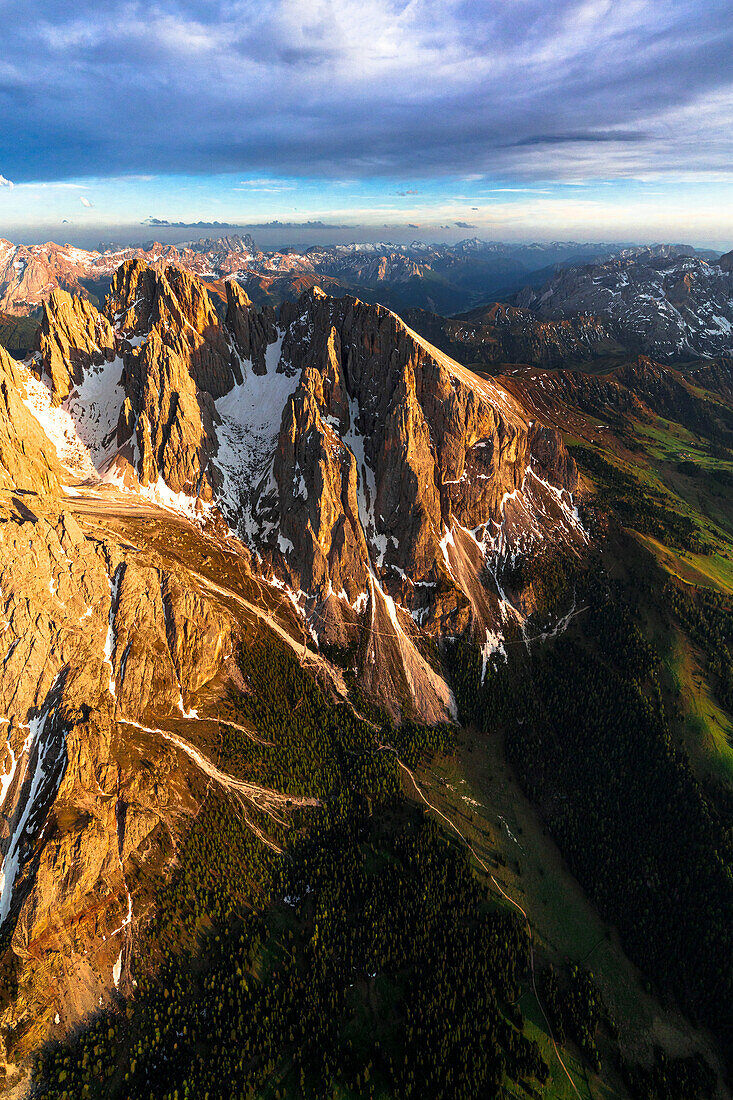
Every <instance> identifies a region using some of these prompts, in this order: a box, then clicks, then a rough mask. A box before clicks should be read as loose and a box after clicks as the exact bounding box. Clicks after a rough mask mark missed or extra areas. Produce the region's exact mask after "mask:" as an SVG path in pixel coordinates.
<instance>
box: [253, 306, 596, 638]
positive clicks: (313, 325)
mask: <svg viewBox="0 0 733 1100" xmlns="http://www.w3.org/2000/svg"><path fill="white" fill-rule="evenodd" d="M281 325H282V327H283V329H284V336H283V345H282V359H283V361H284V362H285V363H287V364H288V365H289V366H290V367H294V368H295V370H296V372H297V373H298V374H299V378H300V381H299V383H298V386H297V388H296V390H295V392H294V393H293V395H292V397H291V399H290V401H289V403H288V405H287V407H286V409H285V413H284V416H283V421H282V429H281V432H280V434H279V437H278V442H277V448H276V451H275V454H274V457H273V461H272V467H271V473H270V476H269V477H267V478H266V479H265V480H264V481H263V483H262V485H261V487H260V491H259V494H258V496H257V499H256V503H255V509H254V512H255V517H256V518H257V519H258V520H259V529H258V530H259V534H260V538H261V541H262V545H263V546H264V547H265V548H266V550H267V552H268V553H269V554H270V555H271V556H272V560H273V561H276V562H277V564H278V565H279V567H280V568H281V569H283V570H285V571H286V573H287V574H288V576H289V580H290V584H291V586H292V587H293V588H294V589H295V590H296V591H297V590H300V591H303V592H306V593H308V594H309V595H310V596H312V597H313V598H314V599H315V600H316V601H317V602H318V603H319V604H324V605H326V606H325V608H320V610H319V614H320V615H321V618H322V620H323V629H324V630H325V632H326V634H328V633H329V631H333V632H335V636H341V633H342V631H341V630H340V625H343V623H344V621H345V620H347V619H348V618H349V611H348V608H349V606H350V607H351V609H354V608H355V607H359V606H362V607H363V606H364V605H365V603H366V602H367V601H368V600H369V599H370V583H371V582H372V580H373V581H374V582H376V583H378V584H379V585H380V586H381V587H382V588H384V589H385V590H386V591H387V592H389V593H391V594H392V596H393V597H394V598H395V599H397V600H398V602H399V604H400V605H401V606H402V607H404V608H406V609H408V610H409V611H410V612H412V614H413V618H416V619H417V620H418V621H421V622H423V623H424V622H425V621H426V620H428V619H430V620H431V621H433V623H434V627H435V628H436V629H438V631H439V632H440V627H439V625H438V622H437V621H436V620H435V615H434V612H435V611H436V608H435V607H434V606H433V604H434V598H436V597H437V594H438V593H437V590H439V589H440V590H441V591H443V590H444V584H445V582H448V583H450V584H451V585H454V586H457V588H458V589H460V590H461V591H462V590H463V586H462V585H460V584H458V583H457V581H456V577H455V571H454V570H453V569H452V566H451V564H450V562H449V560H448V557H447V554H446V549H445V548H446V545H447V543H446V536H447V535H448V536H451V537H452V533H454V532H455V531H456V530H457V529H463V530H465V531H468V532H472V538H473V539H474V541H475V542H477V543H479V544H481V545H482V546H483V551H482V553H483V565H482V564H480V563H479V562H477V563H476V568H477V569H479V571H480V570H481V569H482V568H483V567H484V566H485V564H486V554H487V553H488V552H489V551H491V552H494V553H501V554H504V555H506V554H510V553H512V552H515V551H516V550H517V549H518V547H519V545H520V542H523V543H524V544H525V545H526V547H527V548H529V544H530V543H531V542H532V541H537V540H539V539H547V540H548V542H549V543H552V542H553V541H566V542H567V541H571V542H572V541H573V540H577V539H579V538H581V537H582V535H581V532H580V528H579V524H578V522H577V518H576V516H575V513H574V510H573V506H572V501H571V493H572V492H573V491H575V489H576V488H577V473H576V470H575V466H574V463H573V461H572V459H570V458H569V456H568V454H567V452H566V450H565V448H564V447H563V445H562V442H561V441H560V438H559V435H558V434H557V433H556V432H555V431H553V430H551V429H546V428H543V427H542V426H540V425H538V424H536V423H535V422H534V421H530V420H529V418H528V417H527V416H526V415H525V413H524V411H523V409H522V407H521V406H520V405H519V403H518V402H517V401H516V400H515V399H514V398H512V397H511V396H510V395H509V394H508V393H507V392H506V391H504V390H503V389H502V388H501V387H499V386H498V385H496V384H495V383H494V382H492V381H491V380H489V379H484V378H479V377H478V376H476V375H473V374H472V373H471V372H469V371H467V370H465V369H464V368H462V367H460V366H459V365H458V364H457V363H455V362H454V361H452V360H450V359H449V358H448V357H447V356H445V355H443V354H442V353H440V352H438V351H437V350H436V349H435V348H433V347H431V346H430V345H429V344H427V343H426V342H425V341H424V340H423V339H422V338H420V337H419V336H417V335H416V334H415V333H413V332H412V331H411V330H410V329H408V328H407V327H406V326H405V325H403V324H402V322H401V321H400V320H399V318H397V317H395V316H394V315H393V314H392V313H390V312H389V311H387V310H384V309H382V308H380V307H378V306H367V305H364V304H363V303H361V302H358V301H356V300H355V299H332V298H327V297H326V296H325V295H323V294H322V293H321V292H319V291H317V290H316V291H313V292H311V293H309V294H306V295H304V296H303V298H301V300H300V302H299V303H298V304H297V306H284V307H283V310H282V313H281ZM464 565H465V568H468V564H467V563H464ZM431 589H434V590H436V591H435V592H431ZM463 595H464V596H465V595H466V593H465V592H464V593H463ZM456 597H457V603H456V608H457V606H458V603H460V596H459V594H458V593H456ZM441 599H442V604H443V606H442V608H441V610H440V612H439V618H442V619H444V617H445V612H446V606H445V599H444V595H443V596H441ZM339 601H340V607H339ZM454 610H455V609H454ZM446 625H447V624H445V623H444V626H446Z"/></svg>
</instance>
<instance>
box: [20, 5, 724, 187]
mask: <svg viewBox="0 0 733 1100" xmlns="http://www.w3.org/2000/svg"><path fill="white" fill-rule="evenodd" d="M0 22H1V24H2V28H3V30H2V37H3V47H2V51H0V114H1V117H2V119H3V140H2V146H1V151H0V158H1V163H0V170H1V171H2V173H3V175H4V176H5V177H6V178H7V179H9V180H14V181H15V182H16V183H17V182H22V181H24V180H51V179H55V180H58V179H64V178H69V177H79V176H85V175H96V176H104V175H117V174H120V173H135V172H138V173H143V172H147V173H149V172H154V173H167V172H185V173H191V174H196V173H199V172H200V173H204V172H206V173H212V172H242V173H245V172H267V173H271V172H278V173H282V174H285V175H288V174H290V175H301V176H302V175H314V176H331V177H343V176H344V175H348V176H351V177H354V176H356V177H362V178H363V177H370V176H381V175H388V174H391V175H393V176H394V175H403V176H404V177H405V178H410V179H416V178H420V177H436V176H441V175H453V176H455V175H456V174H460V173H461V172H466V173H469V172H470V173H487V174H490V175H491V176H492V177H494V178H501V177H502V176H503V177H506V178H511V179H513V180H518V179H519V180H522V179H524V180H532V179H538V178H540V179H558V180H561V179H572V178H574V177H581V176H582V177H586V178H587V177H589V176H594V177H603V178H614V177H624V176H633V175H637V176H638V175H654V174H657V173H661V174H664V173H667V172H669V173H674V172H679V170H680V169H684V170H685V171H687V172H688V173H689V172H690V171H693V172H695V173H711V172H712V173H717V172H721V173H726V174H727V173H729V172H730V165H731V163H733V158H732V156H731V154H732V153H733V147H732V146H733V139H732V138H731V127H730V119H731V113H732V111H731V108H732V107H733V66H731V57H733V17H731V8H730V0H695V2H692V0H674V3H669V2H667V0H653V2H647V3H645V2H643V0H552V2H548V0H409V2H408V0H338V2H336V0H308V2H307V3H304V2H302V0H228V2H221V0H196V2H194V0H167V2H165V0H164V2H161V3H157V4H156V3H152V4H148V3H145V4H142V3H138V2H137V0H129V2H123V0H108V2H107V3H103V4H100V3H99V2H98V0H94V2H91V0H76V2H75V3H74V4H73V5H72V4H70V3H68V0H44V2H43V3H41V0H31V2H30V3H25V4H18V3H17V2H16V0H0Z"/></svg>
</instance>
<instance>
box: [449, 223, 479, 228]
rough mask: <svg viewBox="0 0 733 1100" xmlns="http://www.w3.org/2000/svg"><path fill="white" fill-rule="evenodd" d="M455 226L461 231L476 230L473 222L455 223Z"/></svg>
mask: <svg viewBox="0 0 733 1100" xmlns="http://www.w3.org/2000/svg"><path fill="white" fill-rule="evenodd" d="M453 224H454V225H456V226H458V228H459V229H476V226H475V225H474V224H473V222H453Z"/></svg>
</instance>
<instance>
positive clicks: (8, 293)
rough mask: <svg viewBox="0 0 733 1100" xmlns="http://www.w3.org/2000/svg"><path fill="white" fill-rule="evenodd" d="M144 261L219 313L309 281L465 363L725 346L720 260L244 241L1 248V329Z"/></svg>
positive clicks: (11, 342)
mask: <svg viewBox="0 0 733 1100" xmlns="http://www.w3.org/2000/svg"><path fill="white" fill-rule="evenodd" d="M134 259H141V260H144V261H145V262H146V263H147V264H148V265H149V266H150V267H152V268H154V269H156V270H159V271H160V270H163V269H164V268H166V267H168V266H174V267H176V268H179V269H181V270H183V271H187V272H188V273H190V274H193V275H196V276H198V278H199V279H201V280H202V281H203V282H204V283H205V284H206V285H207V286H208V287H209V289H210V290H211V291H212V292H213V294H214V297H215V299H218V300H219V301H220V303H221V305H222V308H223V305H224V302H225V301H226V297H227V294H226V285H225V284H226V282H227V281H230V280H232V279H234V280H236V282H237V283H239V284H240V286H242V287H243V289H244V290H245V291H246V293H247V295H248V297H249V299H250V301H252V302H253V304H255V305H258V306H263V305H268V306H275V307H278V306H280V305H281V304H282V303H283V302H292V301H297V300H298V298H299V297H300V295H301V294H302V293H303V292H304V291H306V290H310V289H312V288H313V287H314V286H318V287H320V288H321V289H323V290H325V291H326V292H327V293H328V294H330V295H332V296H334V297H342V296H343V295H346V294H350V295H353V296H355V297H358V298H360V299H361V300H362V301H365V302H368V303H378V304H380V305H384V306H386V307H387V308H388V309H391V310H393V311H395V312H398V313H400V314H401V315H405V316H407V317H408V319H409V321H410V323H411V324H412V325H413V326H414V327H415V328H416V329H417V330H418V331H420V332H421V333H422V334H423V335H425V336H427V337H428V338H429V339H430V340H431V341H433V342H434V343H436V345H437V346H438V347H440V348H441V349H442V350H443V351H445V352H446V353H448V354H450V355H451V356H453V357H455V358H457V359H458V360H459V361H460V362H462V363H466V364H481V365H484V366H488V365H491V364H501V363H531V364H541V365H553V364H556V363H560V362H567V361H575V362H583V361H589V360H593V359H598V358H607V357H609V356H610V357H614V356H617V355H622V356H623V355H628V354H632V355H635V354H638V353H643V354H647V355H652V356H654V357H655V358H657V359H659V360H660V361H664V362H674V361H684V360H689V359H694V358H697V357H700V356H702V357H711V356H717V355H726V354H729V353H730V352H731V350H733V273H732V272H731V253H728V254H726V255H724V256H722V257H721V256H720V255H719V254H718V253H717V252H711V251H709V250H699V249H695V248H693V247H692V246H690V245H685V244H660V245H655V246H652V247H626V246H623V245H613V244H607V245H606V244H601V245H598V244H579V243H577V242H573V241H564V242H552V243H549V244H518V245H511V244H503V243H500V242H494V241H482V240H479V239H478V238H470V239H467V240H463V241H460V242H459V243H458V244H455V245H446V244H425V243H422V242H419V241H413V242H412V244H401V245H397V244H390V243H389V242H381V241H377V242H373V243H368V244H348V245H329V246H323V247H313V248H308V249H307V250H305V251H298V250H296V249H286V250H283V251H271V252H268V251H263V250H262V249H260V248H258V246H257V245H256V244H255V242H254V241H253V239H252V237H251V236H249V235H248V234H247V235H244V236H238V235H234V236H223V237H216V238H209V237H207V238H202V239H200V240H198V241H192V242H189V243H186V244H181V245H178V246H174V245H163V244H160V243H158V242H155V241H152V242H148V243H146V244H143V245H141V246H139V247H135V248H125V249H120V250H111V249H110V250H106V251H103V252H102V251H84V250H83V249H78V248H74V247H72V246H71V245H57V244H52V243H49V244H44V245H34V246H30V247H26V246H24V245H13V244H11V243H10V242H8V241H0V332H2V342H3V344H4V345H5V346H6V347H7V348H8V349H9V350H11V351H12V352H13V354H16V355H23V354H24V353H25V352H26V351H28V350H30V349H31V348H32V347H33V346H34V343H35V335H36V331H37V326H36V324H35V323H34V322H35V318H36V317H37V316H39V315H40V311H41V306H42V305H43V303H44V302H47V301H48V299H49V297H50V295H51V293H52V292H53V290H54V289H55V288H57V287H59V288H61V289H64V290H68V291H70V292H71V293H75V294H78V295H80V296H81V297H83V298H87V299H88V300H90V301H91V303H92V304H93V305H95V306H100V305H101V304H102V302H103V300H104V298H105V296H106V294H107V293H108V291H109V288H110V285H111V282H112V279H113V276H114V273H115V272H116V271H117V269H118V268H119V267H120V265H121V264H123V263H125V262H127V261H129V260H134Z"/></svg>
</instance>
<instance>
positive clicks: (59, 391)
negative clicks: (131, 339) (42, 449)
mask: <svg viewBox="0 0 733 1100" xmlns="http://www.w3.org/2000/svg"><path fill="white" fill-rule="evenodd" d="M38 351H39V358H40V363H41V365H42V368H43V371H44V373H45V374H46V375H47V376H48V378H49V380H50V383H51V390H52V392H53V399H54V404H60V403H61V402H62V401H63V400H64V399H65V398H67V397H68V396H69V394H70V393H71V391H72V389H73V388H74V386H76V385H79V383H80V382H82V381H83V379H84V375H85V374H86V372H87V371H88V370H89V368H90V367H92V366H99V365H101V364H102V363H104V362H105V361H109V360H111V359H113V358H114V351H115V337H114V331H113V329H112V325H111V324H110V322H109V320H108V319H107V318H106V317H105V316H104V314H101V313H100V312H99V311H98V310H97V309H95V307H94V306H93V305H92V304H91V302H88V301H86V300H85V299H84V298H79V297H74V296H72V295H71V294H69V293H67V291H65V290H60V289H57V290H54V292H53V294H52V295H51V297H50V299H49V300H48V302H44V304H43V314H42V319H41V329H40V333H39V336H38Z"/></svg>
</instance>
